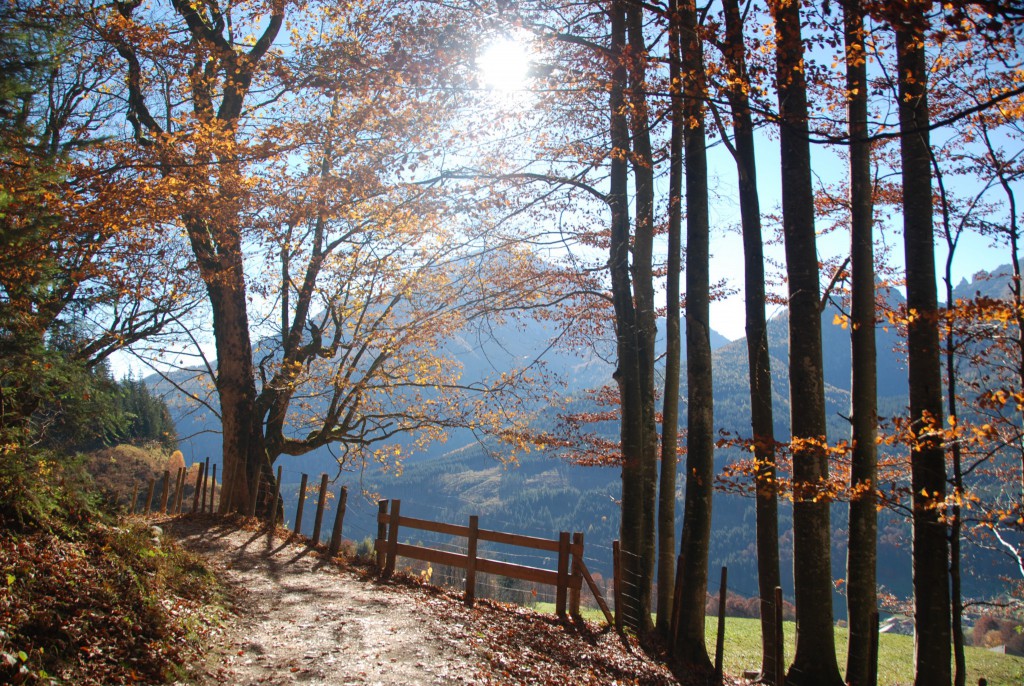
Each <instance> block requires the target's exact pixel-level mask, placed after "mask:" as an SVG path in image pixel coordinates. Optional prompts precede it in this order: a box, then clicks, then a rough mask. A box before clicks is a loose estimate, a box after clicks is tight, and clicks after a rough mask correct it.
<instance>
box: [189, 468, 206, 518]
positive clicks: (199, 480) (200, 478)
mask: <svg viewBox="0 0 1024 686" xmlns="http://www.w3.org/2000/svg"><path fill="white" fill-rule="evenodd" d="M205 483H206V465H205V464H203V463H202V462H200V463H199V470H198V471H197V472H196V492H195V493H194V494H193V496H192V514H195V513H196V510H198V509H199V489H200V486H202V485H204V484H205Z"/></svg>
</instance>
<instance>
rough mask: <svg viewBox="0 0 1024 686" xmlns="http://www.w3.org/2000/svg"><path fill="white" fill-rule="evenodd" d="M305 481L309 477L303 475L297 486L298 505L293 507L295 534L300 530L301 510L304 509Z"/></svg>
mask: <svg viewBox="0 0 1024 686" xmlns="http://www.w3.org/2000/svg"><path fill="white" fill-rule="evenodd" d="M307 480H309V475H308V474H303V475H302V482H301V483H300V484H299V504H298V505H296V506H295V533H299V529H301V528H302V510H303V509H305V507H306V481H307Z"/></svg>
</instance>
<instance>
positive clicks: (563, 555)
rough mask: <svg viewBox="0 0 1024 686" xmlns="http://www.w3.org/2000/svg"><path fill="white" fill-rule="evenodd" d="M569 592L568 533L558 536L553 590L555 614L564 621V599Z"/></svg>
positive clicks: (563, 532) (564, 532)
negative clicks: (555, 585)
mask: <svg viewBox="0 0 1024 686" xmlns="http://www.w3.org/2000/svg"><path fill="white" fill-rule="evenodd" d="M568 590H569V532H568V531H562V532H561V533H559V534H558V586H557V588H556V590H555V614H557V615H558V617H559V618H560V619H565V605H566V597H567V595H568V593H567V591H568Z"/></svg>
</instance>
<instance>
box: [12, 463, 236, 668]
mask: <svg viewBox="0 0 1024 686" xmlns="http://www.w3.org/2000/svg"><path fill="white" fill-rule="evenodd" d="M6 457H7V461H6V462H4V463H3V464H2V468H0V683H11V684H51V683H55V682H57V683H61V684H76V685H78V686H91V685H92V684H104V685H106V684H122V683H137V682H142V683H148V684H158V683H164V682H165V681H170V680H174V679H177V678H179V677H181V676H184V674H185V669H184V668H183V667H182V665H185V664H188V663H189V662H190V661H191V659H192V657H193V656H194V655H195V653H196V651H197V650H198V649H199V648H200V647H201V646H202V645H203V643H204V642H205V641H207V640H209V638H210V636H211V634H215V633H216V632H217V631H218V630H219V628H218V625H219V622H220V621H221V617H222V616H223V607H222V605H223V603H224V602H225V601H224V596H223V593H222V590H221V588H220V587H219V585H218V583H217V582H216V579H215V578H214V577H213V575H212V574H211V573H210V572H209V571H208V570H207V569H206V568H205V567H204V565H203V561H202V560H201V559H200V558H198V557H197V556H195V555H192V554H190V553H187V552H185V551H184V550H182V549H181V548H179V547H178V546H176V545H174V544H173V542H171V541H158V540H155V539H154V537H153V535H152V532H151V530H150V528H149V526H148V525H146V523H145V522H143V521H141V520H136V519H131V520H129V521H127V522H124V521H120V522H119V521H117V520H116V519H115V518H114V516H112V515H111V514H110V512H109V510H108V508H107V506H106V505H105V504H104V502H103V500H102V498H100V497H99V496H98V495H97V494H96V493H95V490H94V488H95V486H94V484H93V482H92V480H91V479H90V478H89V477H88V475H87V474H86V473H85V472H84V470H83V468H82V463H81V462H80V461H78V460H73V459H67V460H64V461H62V462H51V461H46V460H25V461H21V462H19V461H17V460H16V458H15V457H11V456H6Z"/></svg>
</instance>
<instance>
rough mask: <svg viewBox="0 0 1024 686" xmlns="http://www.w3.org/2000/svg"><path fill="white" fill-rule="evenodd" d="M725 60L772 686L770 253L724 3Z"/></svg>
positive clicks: (731, 9)
mask: <svg viewBox="0 0 1024 686" xmlns="http://www.w3.org/2000/svg"><path fill="white" fill-rule="evenodd" d="M723 8H724V10H725V25H726V50H725V58H726V61H727V63H728V65H729V71H730V77H731V83H732V84H733V85H732V88H730V90H729V92H728V95H729V104H730V106H731V107H732V121H733V138H734V140H735V149H736V170H737V173H738V176H739V195H740V217H741V219H740V221H741V224H742V227H743V260H744V287H743V290H744V294H745V298H746V300H745V303H746V333H747V365H748V368H749V370H750V427H751V432H752V434H753V440H754V459H755V460H756V461H757V471H756V473H755V478H756V479H757V490H756V494H755V498H756V499H755V508H756V517H757V524H756V527H757V586H758V594H759V596H760V599H761V678H762V679H763V680H765V681H766V683H771V678H772V677H771V676H770V675H774V674H775V673H776V671H775V655H776V650H775V643H776V641H775V638H776V636H775V607H774V606H775V588H776V587H778V586H781V585H782V581H781V577H780V572H779V502H778V491H777V490H776V487H775V471H776V470H775V425H774V418H773V415H772V375H771V361H770V357H769V355H768V326H767V323H766V317H765V289H764V250H763V241H762V237H761V205H760V200H759V198H758V193H757V171H756V157H755V149H754V125H753V121H752V117H751V111H750V100H749V98H748V97H747V92H748V89H747V86H748V85H749V83H750V78H749V74H748V72H747V66H746V56H745V46H744V44H743V20H742V18H741V16H740V10H739V3H738V2H737V0H724V2H723Z"/></svg>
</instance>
